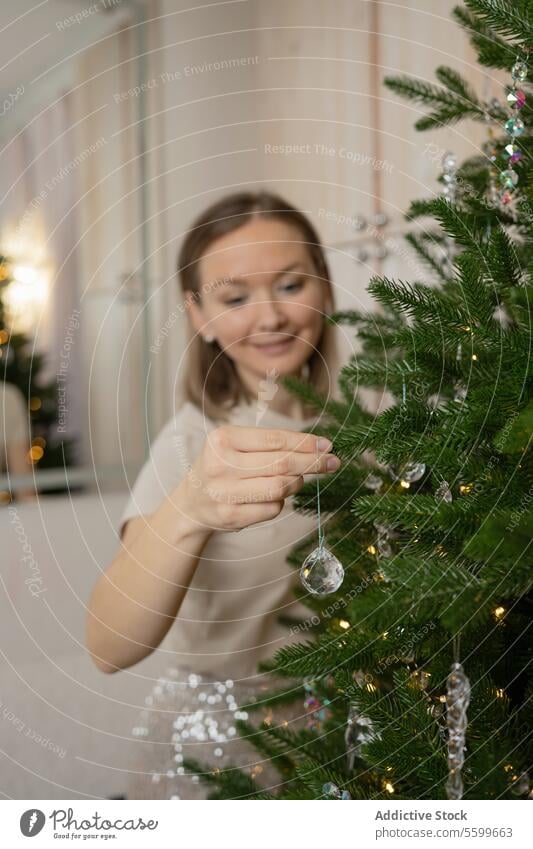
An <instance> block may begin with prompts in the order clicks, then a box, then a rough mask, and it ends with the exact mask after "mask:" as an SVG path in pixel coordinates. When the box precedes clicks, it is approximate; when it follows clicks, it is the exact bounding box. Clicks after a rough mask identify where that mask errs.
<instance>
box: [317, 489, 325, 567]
mask: <svg viewBox="0 0 533 849" xmlns="http://www.w3.org/2000/svg"><path fill="white" fill-rule="evenodd" d="M316 502H317V514H318V547H319V549H320V550H321V551H322V549H323V547H324V531H323V530H322V524H321V519H322V517H321V513H320V480H319V475H318V474H317V478H316Z"/></svg>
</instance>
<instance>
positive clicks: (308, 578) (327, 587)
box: [300, 475, 344, 596]
mask: <svg viewBox="0 0 533 849" xmlns="http://www.w3.org/2000/svg"><path fill="white" fill-rule="evenodd" d="M316 497H317V512H318V545H317V547H316V548H314V549H313V551H312V552H311V553H310V554H308V555H307V557H306V558H305V560H304V562H303V563H302V567H301V569H300V580H301V582H302V584H303V586H304V587H305V589H306V590H307V591H308V592H310V593H311V595H317V596H325V595H330V594H331V593H335V592H337V590H338V589H339V587H340V586H341V585H342V582H343V580H344V567H343V565H342V563H341V562H340V560H338V559H337V557H335V555H334V554H332V553H331V551H330V550H329V548H328V547H327V546H326V545H324V533H323V531H322V529H321V526H320V481H319V476H318V475H317V479H316Z"/></svg>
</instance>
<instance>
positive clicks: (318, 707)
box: [304, 678, 333, 731]
mask: <svg viewBox="0 0 533 849" xmlns="http://www.w3.org/2000/svg"><path fill="white" fill-rule="evenodd" d="M304 689H305V691H306V696H305V699H304V708H305V711H306V714H307V721H306V728H308V729H309V730H310V731H322V724H323V723H324V722H325V721H326V720H327V719H330V718H331V717H332V715H333V714H332V712H331V710H330V708H329V707H328V705H330V704H331V702H330V700H329V699H320V698H319V696H318V693H317V691H316V689H315V686H314V682H313V680H312V679H310V678H305V679H304Z"/></svg>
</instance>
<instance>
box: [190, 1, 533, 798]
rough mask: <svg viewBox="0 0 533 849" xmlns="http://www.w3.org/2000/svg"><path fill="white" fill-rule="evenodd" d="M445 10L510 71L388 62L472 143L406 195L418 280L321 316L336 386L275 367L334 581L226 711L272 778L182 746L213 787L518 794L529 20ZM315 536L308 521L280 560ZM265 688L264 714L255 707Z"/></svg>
mask: <svg viewBox="0 0 533 849" xmlns="http://www.w3.org/2000/svg"><path fill="white" fill-rule="evenodd" d="M454 17H455V19H456V20H457V21H458V23H459V24H460V25H462V26H463V27H464V28H465V29H466V30H467V32H468V34H469V37H470V38H471V42H472V44H473V46H474V48H475V49H476V51H477V54H478V56H479V62H480V63H481V64H483V65H485V66H488V67H491V68H499V69H508V70H509V72H510V76H509V86H508V90H507V91H506V92H505V94H504V97H503V98H502V100H501V101H498V100H496V99H494V100H492V101H490V102H489V103H484V102H481V101H480V100H479V99H478V98H477V96H476V94H475V93H474V92H473V91H471V89H470V87H469V85H468V84H467V83H466V82H465V81H464V80H463V79H462V78H461V77H460V75H459V74H458V73H457V72H456V71H455V70H453V69H452V68H448V67H440V68H438V69H437V71H436V76H437V78H438V80H439V83H440V85H431V84H428V83H426V82H421V81H418V80H416V79H411V78H406V77H393V78H386V80H385V83H386V85H387V86H388V87H389V88H390V89H392V90H393V91H394V92H396V93H397V94H398V95H401V96H404V97H406V98H408V99H410V100H415V101H418V102H421V103H422V104H424V105H425V106H427V107H429V109H430V113H429V114H428V115H427V116H425V117H424V118H422V119H421V120H419V121H418V122H417V124H416V127H417V129H419V130H427V129H430V128H435V127H441V126H443V125H445V124H448V123H450V122H455V121H458V120H460V119H463V118H470V119H474V120H479V121H482V122H485V123H486V125H487V128H488V129H487V132H488V140H487V144H486V147H485V150H484V152H483V155H481V156H477V157H474V158H471V159H468V160H467V161H465V162H464V163H463V164H462V165H461V166H460V167H457V164H456V162H455V158H454V156H453V155H452V154H451V153H448V154H446V155H445V156H444V158H443V160H442V172H443V173H442V174H441V175H440V177H439V180H440V182H441V184H442V190H441V189H440V188H439V190H438V192H437V196H436V197H434V198H433V199H430V200H421V201H417V202H414V203H413V204H412V205H411V207H410V209H409V210H408V212H407V219H408V220H409V221H414V220H415V219H419V218H427V217H431V219H432V221H434V224H433V225H432V229H429V228H425V229H424V230H423V231H419V232H417V233H415V232H412V233H410V234H409V235H408V236H407V239H408V242H409V244H410V245H411V247H412V248H413V250H414V251H416V254H417V255H418V257H419V258H420V259H421V260H422V261H423V262H424V263H425V265H426V267H427V269H428V280H427V281H410V282H404V281H395V280H390V279H387V278H385V277H379V276H377V277H374V278H373V279H372V280H371V282H370V291H371V293H372V295H373V296H374V298H375V300H376V301H377V303H378V305H379V310H378V312H377V313H372V314H363V313H357V312H354V311H351V312H349V313H337V314H336V315H334V316H332V317H331V319H330V320H332V321H336V322H337V323H341V322H342V323H346V324H350V325H352V326H353V327H354V328H356V330H357V333H358V337H359V339H360V340H361V342H362V345H363V350H362V353H361V354H360V355H358V356H357V357H354V358H353V359H351V360H350V362H348V363H347V364H346V365H345V366H344V368H343V369H342V373H341V377H340V387H341V389H342V395H343V398H344V402H340V401H327V400H326V399H324V398H322V397H319V396H317V395H316V394H315V393H314V392H313V390H312V388H310V387H309V386H307V385H305V384H304V383H302V382H301V381H299V380H296V379H286V381H285V382H286V385H287V386H289V387H290V388H291V389H292V391H294V393H295V394H296V395H298V396H300V397H302V398H304V399H306V400H308V401H312V402H313V403H314V404H315V406H316V409H317V410H320V411H322V410H323V411H324V412H325V413H326V414H327V415H326V420H325V421H324V419H323V420H322V423H321V427H320V428H317V429H316V432H317V433H320V434H323V435H326V436H328V437H329V438H330V439H331V440H332V442H333V445H334V449H333V450H334V451H335V453H337V454H338V455H339V456H340V457H342V458H343V461H344V462H343V465H342V467H341V469H340V470H339V471H338V472H337V473H336V474H335V476H334V479H333V480H332V479H330V478H328V482H327V485H325V486H324V487H323V491H322V493H321V494H320V507H321V510H322V512H324V513H326V514H327V520H326V522H325V526H324V535H325V544H326V545H327V547H328V548H329V549H330V551H331V552H332V553H333V555H335V557H337V558H338V559H339V561H341V563H342V564H343V565H344V569H345V578H344V582H343V583H342V586H341V587H340V589H338V591H337V592H335V593H333V594H330V595H327V596H324V595H317V594H313V593H309V592H308V590H307V589H305V588H304V587H303V586H302V587H301V588H299V590H298V591H297V595H298V596H299V597H300V598H301V600H303V601H304V603H305V604H306V605H307V606H308V607H309V609H310V616H309V620H308V621H306V622H302V623H297V624H295V623H292V625H293V627H297V628H299V629H300V631H301V633H302V640H301V641H300V642H299V643H298V644H291V645H287V646H286V647H285V648H283V649H281V650H280V651H278V652H277V654H276V655H275V657H274V659H273V660H272V661H269V662H268V663H265V664H263V669H265V670H268V671H272V672H275V674H276V675H277V676H280V675H281V676H284V677H286V678H287V679H290V681H291V684H292V681H293V680H294V679H295V678H296V679H297V680H298V681H299V682H301V686H299V687H297V688H294V687H292V686H291V687H287V688H286V689H285V690H284V691H279V690H278V691H277V692H274V691H273V692H272V693H270V694H268V696H265V698H264V699H262V700H261V704H260V705H259V704H257V705H254V704H251V705H246V706H245V709H246V710H247V711H249V712H252V713H251V714H250V716H251V717H252V718H251V719H250V720H247V721H243V720H239V721H238V723H237V724H238V728H239V732H240V733H241V734H243V735H246V736H247V737H248V739H249V740H250V741H251V742H253V743H254V745H255V746H256V747H257V750H258V752H260V753H261V754H262V755H263V756H266V757H268V758H269V759H272V761H273V763H274V764H275V765H276V767H277V769H278V771H279V774H280V788H281V789H279V790H278V791H276V792H274V791H272V792H268V791H264V792H258V788H257V786H256V785H255V783H254V779H253V777H252V776H250V775H249V774H247V773H245V772H243V771H239V770H237V769H229V770H224V771H222V772H220V771H217V770H215V771H214V772H213V773H211V772H210V771H209V770H208V769H207V770H206V769H204V768H202V764H199V763H196V762H194V761H188V762H187V764H186V765H187V767H188V768H189V770H194V771H196V772H198V773H199V774H200V775H201V777H202V780H204V781H207V782H209V783H210V784H211V785H212V793H211V798H262V799H274V798H282V799H309V798H312V799H314V798H321V799H323V798H332V799H350V798H351V799H358V798H365V799H386V798H394V799H398V798H399V799H446V798H450V799H458V798H462V797H464V798H469V799H488V798H490V799H500V798H527V797H528V796H529V797H532V796H533V791H532V790H531V784H530V775H532V774H531V773H530V772H529V773H528V771H529V770H530V769H531V766H532V761H533V746H532V738H531V729H530V727H529V726H528V721H527V720H528V717H529V716H530V715H531V697H532V695H533V686H532V677H531V656H532V649H531V638H530V635H529V633H528V632H529V630H530V628H531V612H532V610H533V605H532V601H533V599H532V596H531V581H532V578H531V576H532V569H531V560H532V556H531V539H532V537H533V511H532V503H533V496H532V494H533V463H532V461H531V453H530V451H529V447H530V440H531V430H532V429H531V425H532V423H533V404H532V401H531V389H532V379H531V378H532V367H531V363H532V357H531V309H530V301H529V297H530V296H531V294H533V288H532V284H533V256H532V248H531V245H532V241H531V237H532V235H533V217H532V215H531V209H532V204H533V168H531V167H530V163H531V154H532V152H533V143H532V142H533V133H532V131H531V128H532V126H533V121H532V118H533V116H532V108H531V98H530V93H533V90H532V86H531V80H532V79H533V62H532V63H531V65H529V66H528V53H529V50H528V48H529V46H530V45H532V44H533V18H532V17H531V2H530V0H521V2H503V0H467V2H466V8H457V9H455V11H454ZM528 72H529V78H528ZM358 386H369V387H378V388H383V387H386V389H387V390H388V391H390V392H391V393H392V394H393V396H394V399H395V400H394V403H393V404H392V405H391V406H390V407H388V408H387V409H386V410H385V411H384V412H382V413H381V414H380V415H379V416H377V417H374V416H371V415H369V414H368V412H366V411H365V410H364V409H363V408H362V406H361V405H360V404H358V402H357V400H356V388H357V387H358ZM369 457H372V458H373V464H372V467H371V468H369V462H370V461H369ZM317 500H318V499H317V492H316V486H315V484H314V483H312V482H307V483H306V484H305V486H304V487H303V489H302V490H301V491H300V492H299V493H298V495H297V496H296V499H295V503H296V506H297V508H298V509H300V510H304V511H308V512H313V511H316V510H317V506H318V504H317ZM315 547H316V539H315V538H313V539H311V540H310V539H308V540H306V541H305V543H304V544H302V545H300V546H299V547H298V548H297V549H295V550H293V552H291V555H290V562H291V564H292V565H293V566H294V567H295V568H297V569H299V568H300V567H301V565H302V562H303V560H304V558H305V557H306V556H307V555H308V554H309V553H310V552H311V551H312V550H313V549H314V548H315ZM308 580H310V579H309V578H308ZM311 583H312V576H311ZM294 698H299V699H301V701H302V704H303V709H305V710H306V711H307V712H308V715H309V722H308V723H307V727H305V728H303V729H299V730H294V728H292V729H291V727H290V726H289V727H285V726H284V725H283V724H282V723H279V724H277V723H276V721H275V717H276V706H277V705H280V704H281V703H283V702H284V701H287V700H290V699H294ZM265 707H268V708H270V709H271V710H272V714H273V721H272V720H271V719H269V721H268V722H260V721H259V722H254V721H253V717H254V713H253V712H254V711H255V716H256V717H257V716H258V715H259V716H260V713H261V710H264V709H265Z"/></svg>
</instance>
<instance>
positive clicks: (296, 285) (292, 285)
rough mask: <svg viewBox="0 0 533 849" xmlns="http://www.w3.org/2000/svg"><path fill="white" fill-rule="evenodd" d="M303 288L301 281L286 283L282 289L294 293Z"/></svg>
mask: <svg viewBox="0 0 533 849" xmlns="http://www.w3.org/2000/svg"><path fill="white" fill-rule="evenodd" d="M302 286H303V280H295V281H294V282H293V283H287V284H286V285H285V286H284V287H283V288H284V289H288V290H290V291H291V292H296V291H298V289H301V288H302Z"/></svg>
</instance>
